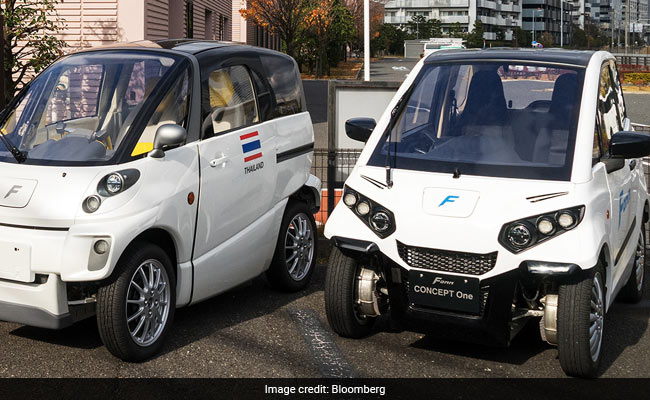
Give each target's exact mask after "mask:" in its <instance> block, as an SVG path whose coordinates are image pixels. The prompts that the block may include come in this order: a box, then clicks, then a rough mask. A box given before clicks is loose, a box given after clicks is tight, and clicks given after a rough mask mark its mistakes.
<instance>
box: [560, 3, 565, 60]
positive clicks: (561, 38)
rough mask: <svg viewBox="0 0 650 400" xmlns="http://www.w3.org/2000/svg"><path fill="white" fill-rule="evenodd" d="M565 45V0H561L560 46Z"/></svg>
mask: <svg viewBox="0 0 650 400" xmlns="http://www.w3.org/2000/svg"><path fill="white" fill-rule="evenodd" d="M562 47H564V0H560V48H562Z"/></svg>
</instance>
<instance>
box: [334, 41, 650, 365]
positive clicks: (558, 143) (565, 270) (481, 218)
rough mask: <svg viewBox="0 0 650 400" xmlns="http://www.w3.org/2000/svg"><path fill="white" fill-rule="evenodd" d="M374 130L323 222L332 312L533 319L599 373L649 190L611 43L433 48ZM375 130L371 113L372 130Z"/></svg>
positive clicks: (358, 320)
mask: <svg viewBox="0 0 650 400" xmlns="http://www.w3.org/2000/svg"><path fill="white" fill-rule="evenodd" d="M346 126H347V133H348V135H349V136H350V137H352V138H355V139H358V140H362V141H366V140H367V144H366V146H365V148H364V150H363V152H362V153H361V155H360V158H359V160H358V162H357V165H356V167H355V168H354V170H353V172H352V173H351V175H350V176H349V178H348V179H347V181H346V182H345V188H344V194H343V201H341V202H340V204H338V205H337V207H336V209H335V210H334V211H333V213H332V215H331V216H330V217H329V219H328V221H327V224H326V226H325V235H326V236H327V237H328V238H330V239H331V240H332V241H333V244H334V246H335V248H334V249H333V252H332V255H331V258H330V263H329V267H328V271H327V280H326V288H325V302H326V308H327V317H328V320H329V323H330V325H331V327H332V328H333V329H334V331H336V332H337V333H338V334H340V335H342V336H345V337H362V336H364V335H366V334H368V332H369V331H370V329H371V326H372V325H373V322H374V321H375V319H376V317H377V316H378V315H380V314H385V313H388V314H390V320H391V321H392V323H394V324H395V325H396V326H398V327H403V328H405V329H410V330H414V331H418V332H427V333H429V332H430V333H435V334H437V335H442V336H446V337H448V338H453V339H462V340H468V341H475V342H484V343H485V342H488V343H495V344H498V345H507V344H509V342H510V340H511V339H512V338H513V337H514V335H515V334H516V333H517V332H518V330H519V329H520V328H521V327H522V326H523V324H524V322H525V321H526V320H530V319H532V318H537V319H539V320H540V321H541V322H540V328H541V333H542V337H543V339H545V340H546V341H547V342H549V343H551V344H555V345H557V346H558V351H559V359H560V364H561V365H562V368H563V369H564V371H565V372H566V373H567V374H569V375H577V376H594V375H597V373H598V368H599V364H600V361H601V358H602V343H603V342H602V338H603V326H604V325H603V324H604V322H605V321H606V318H605V312H606V311H607V310H608V309H609V307H610V306H611V305H612V303H613V302H614V299H615V298H616V297H617V296H619V297H621V298H623V297H624V298H625V299H627V300H630V301H639V300H640V299H641V297H642V290H643V276H644V265H645V264H644V259H645V240H646V239H645V226H646V223H647V222H648V193H647V188H646V183H645V179H644V172H643V167H642V162H641V159H640V157H643V156H646V155H648V154H649V153H650V135H647V134H642V133H637V132H631V131H630V130H631V127H630V121H629V120H628V119H627V116H626V110H625V103H624V100H623V93H622V91H621V86H620V82H619V78H618V74H617V71H616V65H615V61H614V57H613V56H612V55H611V54H609V53H606V52H578V51H562V50H532V49H531V50H503V49H494V50H476V51H475V50H446V51H440V52H436V53H434V54H432V55H431V56H429V57H427V58H425V59H423V60H421V61H420V62H419V64H418V65H417V66H416V68H415V69H414V70H413V73H412V74H410V75H409V77H408V79H407V80H406V81H405V82H404V84H403V85H402V87H401V88H400V89H399V90H398V92H397V94H396V96H395V97H394V99H393V100H392V102H391V103H390V105H389V107H388V110H387V111H386V112H385V113H384V115H383V116H382V118H381V119H380V120H379V122H378V123H377V124H376V126H375V123H374V121H372V120H370V119H362V118H360V119H353V120H349V121H347V124H346ZM373 129H374V130H373Z"/></svg>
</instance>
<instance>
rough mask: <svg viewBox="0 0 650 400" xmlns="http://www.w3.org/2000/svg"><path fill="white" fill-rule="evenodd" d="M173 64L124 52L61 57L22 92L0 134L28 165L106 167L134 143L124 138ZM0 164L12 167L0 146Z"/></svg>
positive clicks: (166, 58) (170, 60)
mask: <svg viewBox="0 0 650 400" xmlns="http://www.w3.org/2000/svg"><path fill="white" fill-rule="evenodd" d="M178 61H179V57H178V56H174V55H171V56H167V55H164V56H161V55H157V54H145V53H139V52H129V51H122V52H115V51H102V52H90V53H80V54H77V55H72V56H69V57H66V58H64V59H62V60H60V61H58V62H56V63H55V64H53V65H52V66H50V67H49V68H48V69H47V70H45V71H44V72H43V73H42V74H40V75H39V76H38V77H37V78H35V79H34V80H33V81H32V82H31V83H30V85H29V86H28V88H27V89H26V90H24V91H23V93H22V94H21V96H20V98H19V99H17V102H15V104H14V106H13V108H12V109H11V110H8V111H9V112H8V113H7V115H6V117H5V119H4V120H3V121H2V125H1V126H2V128H1V129H2V134H4V135H5V137H6V138H7V139H9V141H10V142H11V143H12V144H14V145H15V146H16V147H17V148H18V149H19V150H21V151H23V152H26V153H27V162H28V163H35V164H50V163H53V164H62V165H68V164H70V165H75V164H89V163H90V164H104V163H109V160H111V159H113V156H114V155H115V154H116V152H117V151H118V149H120V148H121V147H126V146H132V145H135V141H132V140H124V139H125V138H126V137H127V136H129V131H130V128H131V127H132V126H134V124H135V122H136V121H137V119H138V118H140V115H141V114H142V112H141V111H142V110H143V106H144V104H145V103H146V102H147V99H148V98H149V97H150V94H152V93H154V94H155V93H157V92H159V91H160V90H161V83H162V82H164V81H165V79H166V77H167V74H168V73H170V72H171V71H172V70H173V69H174V68H172V67H173V66H174V65H175V64H176V63H177V62H178ZM184 86H185V87H184V88H183V90H184V92H185V94H186V93H187V82H185V85H184ZM151 97H152V98H153V97H154V96H153V95H152V96H151ZM179 97H183V96H179ZM177 106H178V107H176V110H179V109H182V107H183V105H182V104H177ZM172 108H173V107H172ZM125 150H128V151H130V149H125ZM0 161H6V162H15V160H14V158H13V157H12V156H11V154H10V153H9V151H8V149H7V148H6V147H4V146H2V145H0Z"/></svg>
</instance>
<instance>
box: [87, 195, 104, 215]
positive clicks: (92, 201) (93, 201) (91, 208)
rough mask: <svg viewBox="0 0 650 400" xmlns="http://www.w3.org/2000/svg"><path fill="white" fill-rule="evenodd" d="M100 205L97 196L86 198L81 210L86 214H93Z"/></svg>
mask: <svg viewBox="0 0 650 400" xmlns="http://www.w3.org/2000/svg"><path fill="white" fill-rule="evenodd" d="M101 205H102V199H101V198H100V197H99V196H97V195H92V196H88V197H86V200H84V203H83V208H84V211H86V212H87V213H94V212H95V211H97V209H98V208H99V206H101Z"/></svg>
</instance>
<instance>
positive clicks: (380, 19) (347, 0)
mask: <svg viewBox="0 0 650 400" xmlns="http://www.w3.org/2000/svg"><path fill="white" fill-rule="evenodd" d="M386 2H387V1H386V0H370V2H369V4H370V37H376V34H377V33H378V32H379V26H380V25H381V24H383V23H384V5H385V3H386ZM341 3H342V4H343V5H344V6H345V7H346V8H347V9H348V10H350V14H351V15H352V19H353V21H354V27H355V31H356V39H355V40H354V43H353V45H354V46H353V47H354V48H356V49H358V50H359V49H362V48H363V30H364V28H363V3H364V1H363V0H341Z"/></svg>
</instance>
